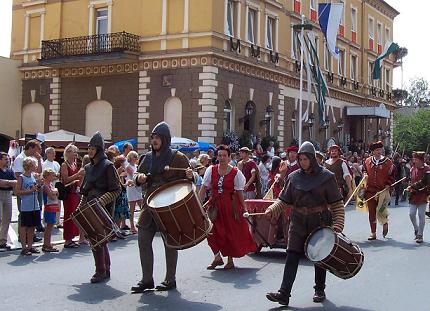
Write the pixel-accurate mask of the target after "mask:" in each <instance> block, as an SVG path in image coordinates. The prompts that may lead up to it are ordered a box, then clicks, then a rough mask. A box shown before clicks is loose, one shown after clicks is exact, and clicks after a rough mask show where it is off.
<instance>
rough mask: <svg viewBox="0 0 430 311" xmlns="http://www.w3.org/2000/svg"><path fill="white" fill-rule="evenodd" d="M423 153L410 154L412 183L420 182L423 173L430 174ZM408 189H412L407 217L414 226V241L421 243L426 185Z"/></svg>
mask: <svg viewBox="0 0 430 311" xmlns="http://www.w3.org/2000/svg"><path fill="white" fill-rule="evenodd" d="M424 155H425V153H424V152H414V153H413V155H412V156H413V162H414V165H413V166H412V168H411V184H412V185H416V184H417V183H418V182H420V181H421V180H422V179H423V177H424V176H425V175H430V174H429V173H430V166H428V165H427V164H425V163H424ZM410 189H412V191H411V195H410V197H409V206H410V210H409V218H410V219H411V222H412V225H413V227H414V234H415V241H416V242H417V243H423V233H424V226H425V212H426V206H427V192H428V186H423V187H421V188H416V187H415V188H410ZM417 212H418V219H419V224H418V225H417V219H416V217H417V216H416V214H417Z"/></svg>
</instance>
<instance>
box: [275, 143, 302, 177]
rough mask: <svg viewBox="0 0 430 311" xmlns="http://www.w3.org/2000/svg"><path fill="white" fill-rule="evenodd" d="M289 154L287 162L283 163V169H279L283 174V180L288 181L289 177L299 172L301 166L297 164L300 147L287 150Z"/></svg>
mask: <svg viewBox="0 0 430 311" xmlns="http://www.w3.org/2000/svg"><path fill="white" fill-rule="evenodd" d="M285 151H286V152H287V161H284V162H282V163H281V167H280V168H279V172H280V173H281V178H282V179H284V180H287V178H288V176H289V175H290V174H291V173H292V172H294V171H297V170H298V169H299V168H300V166H299V163H298V162H297V151H299V147H297V146H290V147H288V148H287V149H286V150H285Z"/></svg>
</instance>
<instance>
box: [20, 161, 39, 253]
mask: <svg viewBox="0 0 430 311" xmlns="http://www.w3.org/2000/svg"><path fill="white" fill-rule="evenodd" d="M37 165H38V164H37V160H36V159H35V158H33V157H27V158H25V159H24V161H23V163H22V166H23V169H24V173H23V174H22V175H21V176H19V177H18V183H17V187H16V195H17V196H18V197H19V199H20V200H21V209H20V214H19V217H20V220H21V227H20V229H19V233H20V238H21V245H22V251H21V255H26V256H30V255H31V254H33V253H36V254H38V253H40V251H39V250H37V249H36V248H34V247H33V235H34V229H35V227H36V226H38V225H40V224H41V222H40V206H39V201H38V192H39V190H40V184H39V182H38V181H37V177H38V176H37V174H36V173H35V172H36V170H37Z"/></svg>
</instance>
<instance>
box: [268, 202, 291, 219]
mask: <svg viewBox="0 0 430 311" xmlns="http://www.w3.org/2000/svg"><path fill="white" fill-rule="evenodd" d="M287 207H288V205H287V203H285V202H284V201H282V200H277V201H276V202H275V203H273V204H272V205H270V206H269V207H268V208H267V209H269V210H270V211H271V212H272V218H274V219H277V218H278V217H279V215H281V214H282V212H283V211H284V210H285V209H286V208H287Z"/></svg>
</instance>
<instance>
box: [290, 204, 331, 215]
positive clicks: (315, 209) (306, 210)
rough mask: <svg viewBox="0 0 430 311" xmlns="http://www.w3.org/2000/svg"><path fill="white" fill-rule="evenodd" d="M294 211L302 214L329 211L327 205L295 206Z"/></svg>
mask: <svg viewBox="0 0 430 311" xmlns="http://www.w3.org/2000/svg"><path fill="white" fill-rule="evenodd" d="M293 211H294V212H296V213H298V214H301V215H312V214H316V213H321V212H324V211H328V207H327V206H326V205H322V206H315V207H294V208H293Z"/></svg>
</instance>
